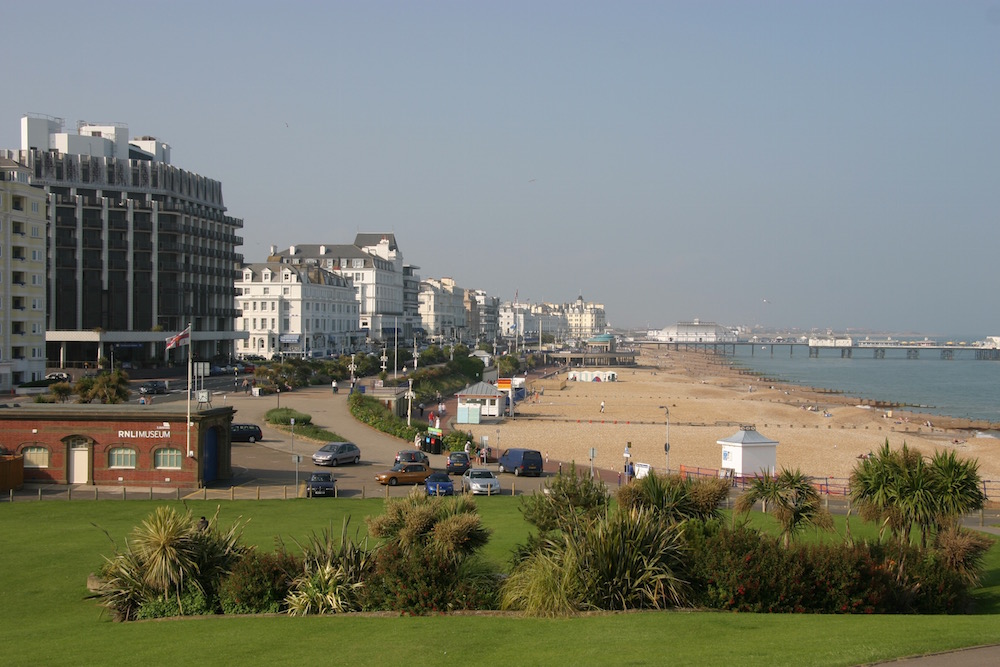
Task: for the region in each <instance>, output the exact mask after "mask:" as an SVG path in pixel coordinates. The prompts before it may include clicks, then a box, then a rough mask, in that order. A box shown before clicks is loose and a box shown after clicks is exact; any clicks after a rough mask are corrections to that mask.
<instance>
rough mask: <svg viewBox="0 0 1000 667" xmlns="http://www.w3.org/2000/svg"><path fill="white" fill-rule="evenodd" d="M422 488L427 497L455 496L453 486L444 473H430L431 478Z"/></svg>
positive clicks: (449, 478)
mask: <svg viewBox="0 0 1000 667" xmlns="http://www.w3.org/2000/svg"><path fill="white" fill-rule="evenodd" d="M424 488H425V489H427V495H428V496H453V495H455V484H454V483H453V482H452V481H451V477H448V473H446V472H435V473H431V476H430V477H428V478H427V479H426V480H425V481H424Z"/></svg>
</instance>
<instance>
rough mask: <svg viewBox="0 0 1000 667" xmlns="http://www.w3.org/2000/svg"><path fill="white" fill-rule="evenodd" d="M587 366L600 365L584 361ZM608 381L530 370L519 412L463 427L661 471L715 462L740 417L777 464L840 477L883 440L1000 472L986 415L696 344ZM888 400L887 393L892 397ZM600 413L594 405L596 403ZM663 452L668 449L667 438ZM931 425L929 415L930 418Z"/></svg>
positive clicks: (577, 457)
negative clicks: (818, 378) (774, 373)
mask: <svg viewBox="0 0 1000 667" xmlns="http://www.w3.org/2000/svg"><path fill="white" fill-rule="evenodd" d="M588 370H599V369H589V368H588ZM606 370H614V371H616V372H617V380H616V381H614V382H577V381H566V377H567V373H566V372H565V371H563V372H561V373H559V374H556V375H554V376H551V377H549V378H546V379H545V380H536V379H534V378H532V377H529V379H528V389H529V394H532V390H533V389H537V390H538V392H539V393H538V395H537V399H536V398H529V399H528V400H526V401H522V402H521V403H519V404H518V411H517V414H516V416H515V418H514V419H511V418H506V419H504V420H503V421H501V422H499V423H496V422H488V423H483V424H476V425H461V426H458V427H459V428H462V429H463V430H468V431H470V432H472V434H473V435H474V436H475V438H476V440H477V441H478V440H479V439H480V437H481V436H486V437H488V438H489V444H490V445H491V446H492V447H500V448H502V449H506V448H508V447H531V448H533V449H537V450H539V451H541V452H542V454H543V456H545V457H546V458H547V459H549V460H553V461H564V462H570V461H574V462H576V464H577V465H578V466H589V465H590V451H591V449H595V450H596V452H597V456H596V458H595V460H594V465H595V466H596V467H600V468H605V469H612V470H616V469H617V470H620V469H621V468H622V467H623V463H624V458H623V454H624V451H625V447H626V445H628V446H629V448H630V452H631V455H632V461H634V462H641V463H648V464H650V465H652V466H654V467H655V468H656V469H657V470H658V471H662V470H663V469H664V468H665V467H667V466H668V465H669V468H670V469H671V470H673V471H677V470H678V469H679V468H680V467H681V466H684V467H685V468H688V469H691V468H699V469H703V470H702V472H706V473H707V472H710V471H713V470H715V471H717V470H718V469H719V468H720V467H721V464H722V446H721V445H719V444H718V442H717V441H718V440H721V439H723V438H728V437H729V436H732V435H734V434H736V433H737V432H738V431H739V430H740V428H741V427H742V426H744V425H746V426H753V427H755V428H756V430H757V431H758V432H759V433H760V434H761V435H763V436H765V437H767V438H769V439H771V440H776V441H778V443H779V444H778V446H777V467H778V469H779V470H780V469H782V468H788V469H792V470H795V469H799V470H801V471H802V472H803V473H805V474H807V475H812V476H816V477H829V478H831V479H846V478H847V477H849V476H850V474H851V471H852V470H853V469H854V467H855V465H856V464H857V463H858V460H859V457H861V456H864V455H866V454H867V453H868V452H871V451H872V450H875V449H877V448H878V447H880V446H881V445H882V444H883V443H885V442H886V440H888V441H889V444H890V446H891V447H893V448H894V449H895V448H898V447H900V446H902V445H903V443H906V444H907V445H908V446H909V447H910V448H912V449H916V450H918V451H920V452H922V453H924V454H925V455H931V454H933V453H934V452H935V451H937V450H939V449H954V450H955V451H956V452H957V453H958V454H959V455H960V456H962V457H965V458H973V459H977V460H978V461H979V466H980V467H979V472H980V476H981V477H982V478H983V479H984V480H1000V456H998V453H997V450H998V446H1000V440H998V439H997V438H994V437H989V436H985V435H983V434H981V433H980V432H979V430H978V429H981V428H984V427H985V428H988V427H990V425H988V424H982V423H973V422H968V421H965V420H961V419H953V418H942V417H940V416H929V415H921V414H918V413H913V412H909V411H903V410H898V409H894V410H890V409H884V408H880V407H877V406H873V405H863V404H861V402H859V401H858V400H857V399H852V398H851V397H848V396H844V395H841V394H834V393H829V392H822V391H816V390H813V389H810V388H807V387H799V386H793V385H781V384H777V383H774V382H772V381H771V380H767V379H765V378H760V377H758V376H754V375H746V374H743V373H741V372H740V371H739V370H737V369H734V368H732V367H731V366H730V365H728V362H727V361H726V360H725V358H722V357H717V356H715V355H710V354H705V353H702V352H685V351H673V350H670V351H666V350H659V351H643V353H642V356H640V358H639V359H638V364H637V365H636V366H635V367H624V368H612V369H606ZM887 398H891V397H887ZM602 402H603V403H604V406H605V407H604V412H603V413H602V412H601V403H602ZM668 411H669V442H670V452H669V459H668V456H667V455H666V454H665V453H664V446H663V445H664V442H665V441H666V440H667V438H668V425H667V423H668V417H667V413H668ZM928 424H930V425H928Z"/></svg>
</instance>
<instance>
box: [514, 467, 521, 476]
mask: <svg viewBox="0 0 1000 667" xmlns="http://www.w3.org/2000/svg"><path fill="white" fill-rule="evenodd" d="M520 476H521V469H520V468H514V477H520Z"/></svg>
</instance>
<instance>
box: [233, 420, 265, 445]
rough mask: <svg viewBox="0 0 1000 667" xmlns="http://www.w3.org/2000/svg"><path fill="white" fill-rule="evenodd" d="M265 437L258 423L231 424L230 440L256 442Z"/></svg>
mask: <svg viewBox="0 0 1000 667" xmlns="http://www.w3.org/2000/svg"><path fill="white" fill-rule="evenodd" d="M263 438H264V434H263V433H262V432H261V430H260V426H257V425H256V424H231V425H230V426H229V440H230V441H231V442H249V443H254V442H257V441H258V440H262V439H263Z"/></svg>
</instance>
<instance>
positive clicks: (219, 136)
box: [0, 0, 1000, 337]
mask: <svg viewBox="0 0 1000 667" xmlns="http://www.w3.org/2000/svg"><path fill="white" fill-rule="evenodd" d="M3 26H4V30H3V32H4V36H5V38H6V40H7V49H6V52H7V54H8V57H7V59H6V63H5V66H4V68H3V70H2V71H3V74H2V75H0V81H2V82H3V84H4V85H3V90H4V93H3V95H2V96H0V147H4V148H18V147H20V118H21V116H22V115H24V114H25V113H38V114H45V115H50V116H57V117H61V118H64V119H66V122H67V128H68V129H70V130H71V131H75V127H76V121H78V120H86V121H92V122H99V123H106V122H123V123H127V124H128V126H129V131H130V134H131V135H132V136H133V137H137V136H141V135H147V134H148V135H153V136H156V137H157V138H159V139H161V140H164V141H166V142H167V143H169V144H170V145H171V149H172V154H171V157H172V160H171V161H172V162H173V164H175V165H177V166H178V167H181V168H183V169H187V170H190V171H193V172H196V173H199V174H203V175H205V176H208V177H209V178H213V179H216V180H219V181H221V182H222V186H223V195H224V197H225V201H226V205H227V206H228V208H229V213H230V214H231V215H233V216H236V217H239V218H242V219H243V220H244V228H243V230H242V236H243V238H244V239H245V243H244V246H243V247H242V252H243V254H244V256H245V259H246V261H248V262H253V261H263V260H264V259H265V257H266V255H267V252H268V248H269V247H270V246H271V245H275V246H278V247H279V248H287V247H288V246H289V245H293V244H299V243H333V244H341V243H352V242H353V240H354V237H355V235H356V234H357V233H359V232H365V233H377V232H391V233H393V234H395V237H396V241H397V243H398V245H399V248H400V250H401V252H402V254H403V256H404V259H405V261H406V262H407V263H410V264H414V265H416V266H419V267H420V270H419V274H420V275H421V277H423V278H441V277H450V278H453V279H455V281H456V282H457V283H458V284H459V285H460V286H462V287H466V288H469V289H483V290H486V291H487V292H488V293H489V294H491V295H494V296H498V297H499V298H500V299H501V300H505V301H509V300H512V299H514V297H515V294H516V295H518V296H519V298H520V300H521V301H529V302H531V303H537V302H554V303H567V302H572V301H575V300H576V299H577V297H580V296H582V297H583V299H584V300H585V301H588V302H597V303H602V304H604V307H605V310H606V313H607V318H608V321H609V323H610V324H611V325H613V326H615V327H619V328H637V329H646V328H662V327H664V326H668V325H672V324H674V323H676V322H679V321H690V320H691V319H694V318H700V319H701V320H702V321H714V322H718V323H720V324H725V325H745V326H754V327H766V328H789V327H796V328H800V329H805V330H810V329H821V330H825V329H831V330H833V331H835V332H844V331H848V330H852V329H861V330H873V331H912V332H920V333H924V334H941V335H954V334H957V333H962V334H965V333H968V334H970V335H972V336H978V337H984V336H987V335H998V334H1000V321H998V320H1000V303H998V302H1000V290H998V289H996V288H997V278H996V276H997V271H996V268H995V263H996V261H995V260H996V256H997V249H998V248H1000V225H998V224H997V218H998V214H1000V187H998V186H1000V183H998V176H1000V123H998V121H1000V0H994V1H983V2H971V1H970V2H962V1H954V0H948V1H945V0H941V1H938V2H923V1H919V0H906V1H902V0H900V1H884V2H879V1H872V0H863V1H862V0H855V1H852V0H838V1H837V2H801V1H761V2H743V1H739V2H737V1H728V2H726V1H710V0H697V1H690V2H671V1H666V0H664V1H660V2H636V1H629V0H623V1H616V2H593V1H589V0H573V1H544V0H534V1H527V2H521V1H519V0H513V1H511V0H505V1H504V2H469V1H461V2H459V1H456V2H437V1H434V0H421V1H420V2H403V1H398V2H379V1H368V2H361V1H360V0H359V1H357V2H342V1H337V0H330V1H326V2H323V3H316V2H299V1H297V0H287V1H285V2H281V3H278V2H256V1H243V2H205V1H203V2H192V1H189V0H179V1H176V2H172V3H168V4H164V3H156V4H155V5H154V4H150V5H148V6H147V4H146V3H142V2H134V1H131V2H108V1H104V0H92V1H91V2H87V3H83V4H80V3H77V2H72V3H70V2H64V1H61V0H55V1H49V2H44V3H27V2H22V3H16V4H11V5H9V6H6V7H4V11H3Z"/></svg>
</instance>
